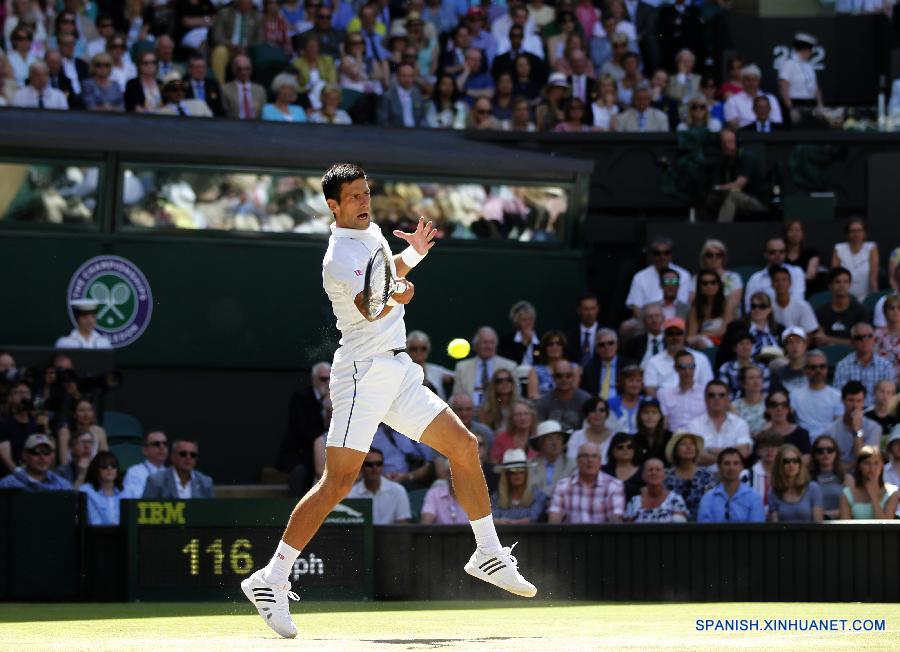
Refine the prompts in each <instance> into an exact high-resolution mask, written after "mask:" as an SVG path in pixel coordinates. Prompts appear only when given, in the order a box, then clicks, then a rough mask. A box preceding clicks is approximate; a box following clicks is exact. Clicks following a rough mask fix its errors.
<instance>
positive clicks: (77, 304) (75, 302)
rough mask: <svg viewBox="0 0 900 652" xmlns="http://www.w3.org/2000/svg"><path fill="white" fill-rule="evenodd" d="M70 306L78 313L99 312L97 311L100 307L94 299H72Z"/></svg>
mask: <svg viewBox="0 0 900 652" xmlns="http://www.w3.org/2000/svg"><path fill="white" fill-rule="evenodd" d="M70 304H71V306H72V310H74V311H75V312H78V313H89V312H97V309H98V308H99V307H100V304H98V303H97V302H96V301H94V300H93V299H72V301H71V302H70Z"/></svg>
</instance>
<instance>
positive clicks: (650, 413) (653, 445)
mask: <svg viewBox="0 0 900 652" xmlns="http://www.w3.org/2000/svg"><path fill="white" fill-rule="evenodd" d="M671 437H672V431H671V430H669V429H668V428H666V421H665V419H664V418H663V414H662V409H661V408H660V405H659V401H658V400H656V399H655V398H645V399H644V400H643V401H641V404H640V406H639V407H638V412H637V431H636V432H635V433H634V442H635V447H636V450H637V456H638V459H641V460H646V459H649V458H651V457H659V458H660V459H663V460H664V459H666V444H668V443H669V439H670V438H671Z"/></svg>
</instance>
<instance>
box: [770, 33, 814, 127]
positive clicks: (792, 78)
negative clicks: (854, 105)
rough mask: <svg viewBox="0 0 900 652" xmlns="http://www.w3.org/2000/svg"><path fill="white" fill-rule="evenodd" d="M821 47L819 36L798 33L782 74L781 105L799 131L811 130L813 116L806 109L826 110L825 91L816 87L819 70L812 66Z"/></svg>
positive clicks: (781, 71) (780, 83)
mask: <svg viewBox="0 0 900 652" xmlns="http://www.w3.org/2000/svg"><path fill="white" fill-rule="evenodd" d="M818 43H819V42H818V41H817V40H816V37H815V36H812V35H810V34H807V33H805V32H798V33H796V34H795V35H794V44H793V47H792V51H791V56H790V57H788V59H787V61H785V62H784V63H782V64H781V68H779V70H778V90H779V94H780V95H781V101H782V102H784V106H785V107H786V109H787V110H788V111H789V112H790V114H791V123H792V124H793V125H795V126H798V127H804V126H806V127H808V126H811V123H812V121H811V120H810V117H811V116H810V114H809V112H808V111H804V109H808V108H809V107H815V109H816V111H817V112H821V111H822V109H823V108H825V105H824V102H823V101H822V90H821V89H820V88H819V85H818V84H817V83H816V69H815V67H814V66H813V65H812V64H811V63H810V62H809V60H810V59H811V58H812V55H813V48H814V47H815V46H816V45H818Z"/></svg>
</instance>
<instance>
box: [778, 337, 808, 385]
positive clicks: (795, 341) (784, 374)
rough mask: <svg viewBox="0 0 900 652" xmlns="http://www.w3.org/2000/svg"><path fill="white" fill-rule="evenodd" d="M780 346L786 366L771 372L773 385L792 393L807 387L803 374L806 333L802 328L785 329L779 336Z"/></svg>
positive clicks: (804, 374)
mask: <svg viewBox="0 0 900 652" xmlns="http://www.w3.org/2000/svg"><path fill="white" fill-rule="evenodd" d="M781 344H782V346H783V347H784V353H785V356H786V357H787V364H785V365H784V366H780V367H778V368H777V369H775V371H773V372H772V378H773V379H774V381H775V383H776V384H778V385H781V386H782V387H784V388H785V389H788V390H790V391H792V392H793V391H796V390H798V389H803V388H806V387H809V381H807V379H806V373H805V367H806V333H804V332H803V329H802V328H796V327H795V328H786V329H785V330H784V332H783V333H782V334H781ZM773 368H774V367H773Z"/></svg>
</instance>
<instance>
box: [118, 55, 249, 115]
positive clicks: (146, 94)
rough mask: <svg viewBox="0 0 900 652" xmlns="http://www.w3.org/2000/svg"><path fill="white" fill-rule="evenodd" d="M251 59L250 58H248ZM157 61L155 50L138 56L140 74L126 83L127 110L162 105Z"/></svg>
mask: <svg viewBox="0 0 900 652" xmlns="http://www.w3.org/2000/svg"><path fill="white" fill-rule="evenodd" d="M248 61H249V59H248ZM157 76H158V75H157V61H156V55H155V54H154V53H153V52H143V53H142V54H140V55H139V56H138V75H137V77H134V78H132V79H129V80H128V81H127V83H126V84H125V110H126V111H129V112H132V111H137V112H138V113H148V112H152V111H154V110H156V109H158V108H159V107H160V106H161V105H162V92H161V91H160V88H159V83H158V81H157Z"/></svg>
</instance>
